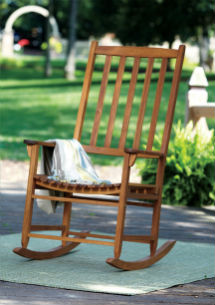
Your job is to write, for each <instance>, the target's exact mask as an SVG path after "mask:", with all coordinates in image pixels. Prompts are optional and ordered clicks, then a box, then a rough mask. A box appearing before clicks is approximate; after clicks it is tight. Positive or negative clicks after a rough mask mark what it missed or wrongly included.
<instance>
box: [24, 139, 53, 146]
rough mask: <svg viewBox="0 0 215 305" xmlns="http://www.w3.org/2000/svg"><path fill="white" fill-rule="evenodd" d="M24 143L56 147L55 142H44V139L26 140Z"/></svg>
mask: <svg viewBox="0 0 215 305" xmlns="http://www.w3.org/2000/svg"><path fill="white" fill-rule="evenodd" d="M24 144H27V145H40V146H47V147H55V142H43V141H36V140H24Z"/></svg>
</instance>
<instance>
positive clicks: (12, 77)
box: [0, 59, 215, 164]
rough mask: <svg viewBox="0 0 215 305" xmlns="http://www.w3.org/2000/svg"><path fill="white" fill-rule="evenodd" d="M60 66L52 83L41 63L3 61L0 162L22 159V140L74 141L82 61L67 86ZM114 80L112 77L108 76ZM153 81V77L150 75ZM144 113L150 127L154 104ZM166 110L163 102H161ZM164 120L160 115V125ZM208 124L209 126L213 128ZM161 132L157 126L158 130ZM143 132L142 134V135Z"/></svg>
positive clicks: (183, 88) (182, 92) (182, 93)
mask: <svg viewBox="0 0 215 305" xmlns="http://www.w3.org/2000/svg"><path fill="white" fill-rule="evenodd" d="M62 66H63V65H62V62H59V61H56V62H54V68H53V75H52V76H51V77H50V78H45V77H44V76H43V61H42V60H41V59H34V60H33V61H32V59H31V60H27V61H25V62H24V64H23V63H21V64H20V66H19V64H14V62H11V63H6V64H5V63H4V62H2V65H1V71H0V79H1V84H0V88H1V95H0V107H1V109H0V113H1V117H0V119H1V135H0V148H1V152H0V158H1V159H12V160H26V159H27V154H26V147H25V145H23V139H39V140H46V139H54V138H66V139H69V138H72V136H73V130H74V126H75V121H76V116H77V110H78V105H79V101H80V96H81V89H82V81H83V75H84V68H85V63H84V62H78V63H77V71H76V80H75V81H67V80H65V79H64V78H63V69H62ZM100 73H101V72H100V71H99V63H98V71H97V72H96V74H95V78H94V83H93V88H92V89H93V90H92V93H91V95H90V99H91V100H92V103H91V106H90V108H88V109H87V120H86V124H85V128H86V131H85V132H84V137H83V139H82V142H83V143H84V142H85V140H87V139H88V138H89V136H90V128H91V127H92V122H93V118H94V114H93V110H94V109H95V107H96V97H97V96H98V88H99V84H98V82H97V81H96V78H97V76H98V75H99V74H100ZM191 73H192V71H191V70H189V69H184V71H183V75H182V82H181V84H180V89H179V94H178V100H177V106H176V111H175V117H174V122H176V121H178V120H182V121H184V114H185V100H186V92H187V89H188V85H187V81H188V79H189V77H190V75H191ZM110 77H112V74H111V75H110ZM129 77H130V71H129V68H128V72H126V78H127V83H126V85H125V88H124V89H123V91H122V98H121V103H122V106H121V107H120V109H119V111H118V112H117V118H116V128H115V130H114V138H113V146H114V145H117V142H116V138H117V135H118V129H119V128H117V126H118V124H121V123H120V115H121V114H123V111H124V106H125V103H126V95H127V90H128V86H129V82H128V80H129ZM153 77H154V78H155V79H156V78H157V75H156V73H155V74H154V75H153ZM209 84H210V86H209V88H208V93H209V100H210V101H214V100H215V94H214V86H215V80H211V81H209ZM113 88H114V86H113V85H112V84H111V81H110V85H109V86H108V90H107V93H106V98H107V99H108V97H110V98H109V100H110V101H111V93H112V91H113ZM169 88H170V83H167V85H166V87H165V88H164V100H165V96H168V91H169ZM155 89H156V85H155V83H152V86H151V89H150V94H149V101H153V96H154V95H153V94H154V93H153V92H155ZM141 90H142V83H141V81H139V82H138V84H137V87H136V95H137V97H138V96H141ZM148 104H149V106H148V110H147V111H148V112H147V113H146V118H145V123H146V125H147V124H149V114H150V111H152V106H153V105H152V103H150V102H149V103H148ZM162 105H163V106H161V107H164V108H165V102H164V103H162ZM138 107H139V106H138V99H137V98H135V100H134V109H133V110H132V118H131V124H130V126H129V138H128V142H127V145H130V144H132V142H131V140H132V135H133V133H134V131H135V126H136V125H135V122H136V121H135V118H136V113H137V112H138V109H139V108H138ZM109 110H110V103H107V105H106V106H105V108H104V114H103V116H102V123H101V134H100V137H99V139H98V145H99V144H100V145H101V144H102V141H104V136H105V124H107V120H108V117H109ZM162 119H163V115H162V113H161V117H160V122H161V121H162ZM212 124H213V123H212V121H209V125H210V126H211V127H212V126H213V125H212ZM160 128H162V127H161V125H160V123H159V122H158V129H160ZM143 131H144V130H143ZM96 162H97V163H100V164H105V163H107V162H109V161H107V160H106V159H104V158H103V159H96Z"/></svg>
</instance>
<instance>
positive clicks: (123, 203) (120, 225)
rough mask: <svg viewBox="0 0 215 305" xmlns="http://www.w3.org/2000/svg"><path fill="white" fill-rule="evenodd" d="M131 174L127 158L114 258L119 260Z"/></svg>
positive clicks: (124, 167) (124, 168) (121, 191)
mask: <svg viewBox="0 0 215 305" xmlns="http://www.w3.org/2000/svg"><path fill="white" fill-rule="evenodd" d="M129 173H130V167H129V158H128V157H127V158H125V160H124V166H123V174H122V177H123V181H122V185H121V190H120V199H119V207H118V215H117V225H116V237H115V245H114V258H119V257H120V254H121V250H122V240H123V232H124V223H125V213H126V200H127V185H128V180H129Z"/></svg>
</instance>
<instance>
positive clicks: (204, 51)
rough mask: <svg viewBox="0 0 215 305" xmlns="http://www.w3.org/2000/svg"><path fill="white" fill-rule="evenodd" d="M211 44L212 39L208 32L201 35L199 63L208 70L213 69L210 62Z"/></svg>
mask: <svg viewBox="0 0 215 305" xmlns="http://www.w3.org/2000/svg"><path fill="white" fill-rule="evenodd" d="M209 46H210V41H209V37H208V33H203V35H201V36H200V37H199V65H200V66H201V67H203V68H204V70H206V71H208V70H210V69H211V64H210V62H209V60H210V58H209Z"/></svg>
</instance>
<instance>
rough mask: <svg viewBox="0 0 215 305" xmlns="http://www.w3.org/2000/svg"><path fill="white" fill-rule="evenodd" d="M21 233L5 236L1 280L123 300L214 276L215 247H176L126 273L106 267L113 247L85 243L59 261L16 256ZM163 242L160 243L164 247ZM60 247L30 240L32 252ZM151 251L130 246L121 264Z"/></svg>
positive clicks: (183, 244)
mask: <svg viewBox="0 0 215 305" xmlns="http://www.w3.org/2000/svg"><path fill="white" fill-rule="evenodd" d="M20 240H21V234H11V235H5V236H1V237H0V244H1V250H0V280H3V281H9V282H16V283H25V284H36V285H42V286H49V287H58V288H66V289H75V290H83V291H92V292H104V293H113V294H123V295H134V294H142V293H147V292H150V291H154V290H160V289H164V288H168V287H171V286H174V285H178V284H183V283H189V282H193V281H196V280H201V279H204V278H210V277H213V276H214V246H213V245H211V244H202V243H188V242H177V243H176V245H175V246H174V248H173V249H172V251H171V252H170V253H169V254H168V255H167V256H166V257H164V258H163V259H162V260H160V261H159V262H157V263H156V264H154V265H153V266H151V267H149V268H147V269H143V270H137V271H121V270H118V269H115V268H113V267H111V266H109V265H108V264H106V263H105V260H106V258H108V257H113V248H112V247H108V246H100V245H99V246H98V245H92V244H91V245H89V244H81V245H79V246H78V247H77V248H76V249H74V250H73V252H70V253H69V254H67V255H64V256H61V257H59V258H55V259H50V260H42V261H35V260H29V259H26V258H23V257H20V256H18V255H16V254H14V253H13V252H12V249H13V248H14V247H17V246H19V245H20ZM163 242H164V240H160V244H162V243H163ZM57 245H59V242H55V241H49V240H42V241H41V240H39V239H31V242H30V244H29V248H30V249H35V250H48V249H49V248H53V247H55V246H57ZM148 249H149V246H148V245H144V244H135V243H134V244H133V243H126V244H125V245H124V246H123V253H126V255H122V259H127V260H137V259H141V258H143V257H145V256H147V255H148V254H149V253H148Z"/></svg>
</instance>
